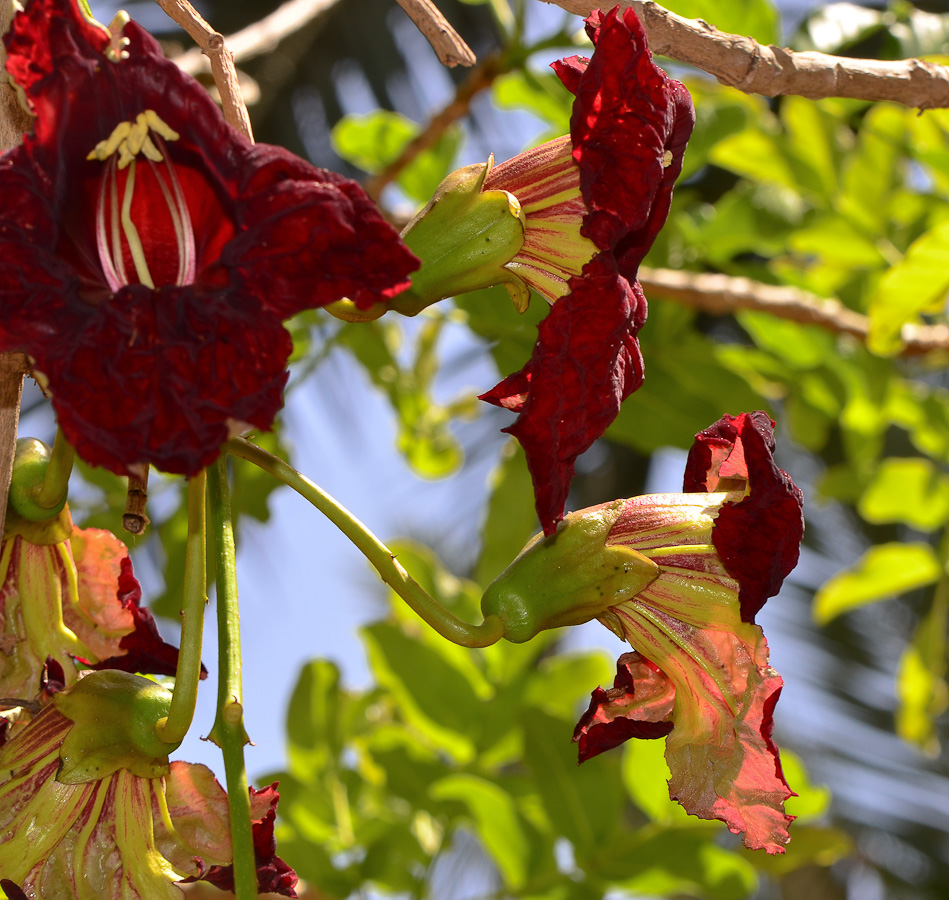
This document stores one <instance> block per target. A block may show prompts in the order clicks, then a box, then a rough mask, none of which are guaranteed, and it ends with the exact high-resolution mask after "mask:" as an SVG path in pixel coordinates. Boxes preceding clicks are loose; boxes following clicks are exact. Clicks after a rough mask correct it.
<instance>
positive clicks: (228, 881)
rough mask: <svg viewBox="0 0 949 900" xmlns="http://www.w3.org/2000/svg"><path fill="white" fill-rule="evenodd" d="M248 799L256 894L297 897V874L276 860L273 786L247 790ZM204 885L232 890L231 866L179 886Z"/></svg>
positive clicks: (217, 867) (276, 795) (211, 870)
mask: <svg viewBox="0 0 949 900" xmlns="http://www.w3.org/2000/svg"><path fill="white" fill-rule="evenodd" d="M249 791H250V797H251V816H252V822H251V829H252V831H253V838H254V856H255V858H256V862H257V890H259V891H260V892H261V893H265V894H267V893H273V894H281V895H282V896H284V897H296V896H297V893H296V890H295V888H296V886H297V882H298V879H297V874H296V872H294V871H293V869H291V868H290V866H288V865H287V864H286V863H285V862H284V861H283V860H282V859H281V858H280V857H279V856H277V841H276V839H275V838H274V822H275V821H276V818H277V801H278V800H279V799H280V795H279V793H278V792H277V784H276V782H275V783H274V784H272V785H270V786H269V787H266V788H263V789H262V790H259V791H258V790H256V789H255V788H249ZM196 881H206V882H208V883H209V884H213V885H214V886H215V887H217V888H220V889H221V890H222V891H233V890H234V865H233V863H231V864H229V865H226V866H225V865H213V866H209V867H208V868H207V869H206V870H205V871H203V872H202V873H201V875H200V876H194V877H191V878H186V879H184V880H183V881H182V884H188V883H190V882H196Z"/></svg>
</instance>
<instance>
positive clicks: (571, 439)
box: [481, 8, 695, 534]
mask: <svg viewBox="0 0 949 900" xmlns="http://www.w3.org/2000/svg"><path fill="white" fill-rule="evenodd" d="M587 33H588V34H589V35H590V38H591V40H592V41H593V42H594V44H595V48H596V49H595V51H594V53H593V57H592V59H590V60H586V59H582V58H580V57H572V58H570V59H565V60H562V61H560V62H558V63H554V66H553V68H554V70H555V71H556V72H557V74H558V75H559V77H560V79H561V81H562V82H563V83H564V85H565V86H566V87H567V88H568V89H569V90H570V91H572V92H573V93H574V94H575V95H576V100H575V101H574V105H573V115H572V117H571V120H570V138H569V140H567V139H561V140H558V141H553V142H551V143H549V144H545V145H543V146H542V147H538V148H535V149H534V150H529V151H527V152H526V153H524V154H521V156H519V157H515V158H514V159H512V160H509V161H507V162H505V163H501V164H500V165H498V166H496V167H494V168H493V169H491V170H490V171H489V172H488V175H487V177H486V179H485V182H484V190H486V191H487V190H505V191H508V192H510V193H512V194H513V195H514V196H515V197H517V198H518V200H519V201H520V203H521V208H522V210H523V213H524V216H525V221H526V229H525V239H524V245H523V247H522V248H521V250H520V252H519V253H518V254H517V255H516V256H515V257H514V259H513V260H512V261H511V262H510V263H509V264H508V265H507V266H506V268H507V269H509V270H510V271H511V272H512V273H513V274H515V275H517V276H518V277H519V278H520V279H521V280H522V281H523V282H525V283H526V284H528V285H529V286H531V287H533V288H534V289H535V290H537V291H539V292H540V293H541V294H543V295H544V296H546V297H547V299H548V300H549V301H550V302H552V303H553V304H554V305H553V309H552V311H551V313H550V315H549V316H548V317H547V319H546V320H545V321H544V322H543V323H542V325H541V328H540V332H539V335H538V340H537V343H536V345H535V347H534V352H533V354H532V356H531V359H530V361H529V362H528V363H527V365H526V366H524V368H523V369H521V370H520V371H519V372H516V373H514V374H513V375H511V376H509V377H508V378H505V379H504V380H503V381H502V382H501V383H500V384H498V385H497V386H496V387H494V388H493V389H492V390H491V391H488V392H487V393H486V394H483V395H482V397H481V399H482V400H486V401H488V402H489V403H493V404H495V405H497V406H503V407H505V408H507V409H511V410H513V411H515V412H518V413H520V415H519V416H518V419H517V421H516V422H515V423H514V425H512V426H511V427H510V428H508V429H506V430H507V431H509V432H510V433H511V434H513V435H514V436H515V437H516V438H517V439H518V440H519V441H520V443H521V444H522V445H523V447H524V450H525V452H526V454H527V462H528V466H529V467H530V471H531V476H532V478H533V481H534V491H535V500H536V505H537V513H538V516H539V517H540V521H541V524H542V525H543V527H544V532H545V533H546V534H552V533H553V531H554V529H555V528H556V525H557V522H559V521H560V519H561V518H562V517H563V508H564V504H565V503H566V499H567V492H568V490H569V487H570V481H571V479H572V477H573V467H574V462H575V461H576V458H577V456H579V455H580V454H581V453H582V452H583V451H584V450H586V449H587V448H588V447H589V446H590V445H591V444H592V443H593V442H594V441H595V440H596V439H597V438H598V437H600V436H601V435H602V434H603V432H604V431H605V430H606V428H607V427H608V426H609V424H610V423H611V422H612V421H613V419H615V418H616V415H617V413H618V412H619V408H620V404H621V403H622V402H623V400H625V399H626V397H628V396H629V395H630V394H631V393H632V392H633V391H635V390H636V389H637V388H638V387H639V386H640V385H641V384H642V380H643V360H642V356H641V354H640V351H639V344H638V342H637V340H636V335H637V334H638V332H639V329H640V328H641V327H642V325H643V323H644V322H645V320H646V300H645V297H644V296H643V293H642V290H641V289H640V286H639V282H638V281H637V272H638V269H639V265H640V263H641V262H642V260H643V257H644V256H645V255H646V253H647V252H648V250H649V248H650V247H651V246H652V243H653V241H654V240H655V238H656V235H657V234H658V233H659V230H660V229H661V228H662V226H663V224H664V223H665V220H666V217H667V216H668V213H669V206H670V203H671V201H672V187H673V184H674V183H675V180H676V178H677V177H678V175H679V173H680V172H681V170H682V159H683V154H684V151H685V146H686V143H687V142H688V139H689V135H690V134H691V133H692V127H693V125H694V123H695V114H694V110H693V108H692V100H691V98H690V97H689V93H688V91H687V90H686V89H685V87H684V86H683V85H682V84H680V83H679V82H678V81H675V80H673V79H671V78H669V77H668V76H667V75H666V73H665V72H664V71H663V70H662V69H661V68H659V66H657V65H655V64H654V63H653V61H652V54H651V53H650V51H649V48H648V46H647V44H646V34H645V32H644V31H643V28H642V25H641V24H640V22H639V19H638V18H637V17H636V14H635V13H634V12H633V10H632V9H626V10H624V11H622V12H620V11H619V9H618V8H617V9H614V10H612V11H611V12H609V13H606V14H605V15H604V14H602V13H601V12H599V11H595V12H594V13H593V14H592V15H591V16H590V17H589V18H588V19H587ZM513 293H514V291H512V294H513Z"/></svg>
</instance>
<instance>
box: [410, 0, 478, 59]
mask: <svg viewBox="0 0 949 900" xmlns="http://www.w3.org/2000/svg"><path fill="white" fill-rule="evenodd" d="M396 2H397V3H398V4H399V6H401V7H402V9H404V10H405V14H406V15H407V16H408V17H409V18H410V19H411V20H412V21H413V22H414V23H415V27H416V28H418V30H419V31H421V32H422V34H424V35H425V37H426V38H427V39H428V42H429V43H430V44H431V45H432V49H434V51H435V52H436V53H437V54H438V58H439V59H440V60H441V62H442V65H445V66H457V65H462V66H473V65H474V64H475V63H476V62H477V61H478V60H477V57H476V56H475V55H474V53H473V51H472V50H471V48H470V47H469V46H468V45H467V44H466V43H465V42H464V41H463V40H462V38H461V35H459V34H458V32H457V31H455V29H454V28H452V27H451V25H450V23H449V22H448V19H446V18H445V17H444V16H443V15H442V14H441V11H440V10H439V9H438V7H437V6H436V5H435V4H434V3H433V2H432V0H396Z"/></svg>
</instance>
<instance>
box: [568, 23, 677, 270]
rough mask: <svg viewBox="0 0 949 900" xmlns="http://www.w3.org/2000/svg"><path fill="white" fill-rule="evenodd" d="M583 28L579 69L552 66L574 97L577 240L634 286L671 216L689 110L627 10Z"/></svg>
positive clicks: (574, 62) (573, 65)
mask: <svg viewBox="0 0 949 900" xmlns="http://www.w3.org/2000/svg"><path fill="white" fill-rule="evenodd" d="M586 27H587V34H589V35H590V39H591V40H592V41H593V43H594V45H595V47H596V51H595V52H594V54H593V57H592V58H591V59H590V61H589V64H588V65H587V66H586V67H585V69H584V70H583V71H582V72H580V68H581V67H582V65H583V61H582V60H580V59H577V58H573V59H571V60H564V61H563V62H562V63H560V64H555V65H554V69H555V71H556V72H557V74H558V75H559V76H560V78H561V81H563V83H564V85H565V86H566V87H567V89H568V90H571V91H572V92H573V93H574V94H576V98H577V99H576V101H575V102H574V105H573V114H572V116H571V119H570V136H571V138H572V139H573V145H574V150H573V156H574V159H575V160H576V161H577V164H578V165H579V167H580V188H581V191H582V192H583V198H584V200H585V201H586V203H587V206H588V207H589V210H590V212H589V214H588V215H587V216H586V218H585V220H584V229H583V234H584V235H585V236H587V237H589V238H590V239H591V240H592V241H593V242H594V243H595V244H596V245H597V247H599V248H600V249H601V250H610V251H611V252H612V255H613V256H614V257H615V259H616V262H617V267H618V269H619V272H620V273H621V274H622V275H624V276H625V277H626V278H628V279H630V280H632V279H635V278H636V274H637V270H638V268H639V264H640V263H641V262H642V259H643V257H644V256H645V255H646V253H647V252H648V250H649V248H650V247H651V246H652V243H653V241H654V240H655V239H656V235H657V234H658V233H659V230H660V229H661V228H662V226H663V224H665V221H666V217H667V216H668V214H669V206H670V204H671V202H672V187H673V185H674V183H675V180H676V178H678V177H679V173H680V172H681V171H682V161H683V156H684V152H685V147H686V144H687V143H688V140H689V136H690V135H691V133H692V128H693V127H694V125H695V112H694V109H693V107H692V100H691V98H690V96H689V92H688V91H687V90H686V88H685V87H684V86H683V85H682V84H681V83H680V82H678V81H675V80H673V79H671V78H669V77H668V76H667V75H666V74H665V72H664V71H663V70H662V69H661V68H660V67H659V66H657V65H656V64H655V63H654V62H653V61H652V53H651V52H650V50H649V47H648V45H647V42H646V32H645V31H644V29H643V27H642V24H641V23H640V21H639V19H638V17H637V16H636V14H635V12H634V11H633V10H632V9H626V10H624V11H623V12H622V13H620V11H619V10H618V9H614V10H612V11H610V12H608V13H606V14H605V15H604V14H603V13H601V12H600V11H599V10H596V11H594V13H593V14H592V15H591V16H590V17H589V18H588V19H587V26H586Z"/></svg>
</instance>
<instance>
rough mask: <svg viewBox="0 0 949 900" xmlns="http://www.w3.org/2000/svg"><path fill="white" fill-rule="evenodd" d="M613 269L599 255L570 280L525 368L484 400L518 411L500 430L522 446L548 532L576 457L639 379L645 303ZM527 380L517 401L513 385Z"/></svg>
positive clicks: (543, 325) (563, 499)
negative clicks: (525, 390) (639, 337)
mask: <svg viewBox="0 0 949 900" xmlns="http://www.w3.org/2000/svg"><path fill="white" fill-rule="evenodd" d="M610 268H611V267H610V265H609V261H608V260H607V259H605V258H604V257H603V256H599V257H597V258H595V259H594V260H593V261H592V262H590V263H588V264H587V266H586V268H585V269H584V274H583V275H582V276H581V277H579V278H573V279H571V281H570V293H569V294H567V296H565V297H562V298H561V299H560V300H558V301H557V302H556V303H555V304H554V305H553V307H552V309H551V311H550V314H549V315H548V316H547V318H546V319H544V320H543V322H541V323H540V327H539V329H538V339H537V343H536V345H535V346H534V352H533V355H532V356H531V360H530V362H529V363H528V366H527V368H526V369H524V370H522V371H521V372H520V373H518V374H517V375H516V376H512V377H510V378H508V379H505V380H504V381H503V382H501V384H499V385H498V386H497V387H495V388H494V391H492V392H490V393H489V394H487V395H484V396H482V398H481V399H483V400H491V401H492V402H495V403H497V404H498V405H501V406H508V407H509V408H517V409H518V411H519V412H520V415H519V416H518V419H517V421H516V422H515V423H514V424H513V425H511V426H510V427H508V428H506V429H504V430H505V431H507V432H509V433H510V434H512V435H514V436H515V437H516V438H517V439H518V441H520V443H521V445H522V446H523V447H524V451H525V454H526V456H527V465H528V468H529V469H530V472H531V478H532V479H533V482H534V493H535V503H536V506H537V514H538V517H539V518H540V521H541V523H542V525H543V527H544V532H545V533H546V534H552V533H553V531H554V530H555V529H556V527H557V522H558V521H560V519H561V518H562V517H563V508H564V504H565V503H566V500H567V493H568V491H569V489H570V481H571V480H572V478H573V467H574V462H575V460H576V458H577V457H578V456H579V455H580V454H581V453H583V452H584V450H586V449H587V448H589V446H590V445H591V444H592V443H593V442H594V441H595V440H596V439H597V438H598V437H600V435H602V434H603V432H604V431H605V430H606V428H607V427H608V426H609V424H610V423H611V422H612V421H613V419H615V418H616V414H617V413H618V412H619V407H620V404H621V403H622V402H623V400H624V399H625V398H626V397H627V396H629V394H630V393H632V392H633V391H634V390H635V389H636V388H638V387H639V386H640V385H641V384H642V378H643V360H642V355H641V354H640V352H639V343H638V342H637V340H636V334H637V332H638V331H639V329H640V327H641V326H642V324H643V322H644V321H645V319H646V300H645V298H644V297H643V294H642V290H641V289H640V287H639V284H638V282H635V283H633V284H632V285H631V284H630V283H629V282H628V281H627V280H626V279H625V278H623V277H622V276H621V275H618V274H617V273H616V272H615V271H611V270H610ZM527 384H529V390H528V392H527V395H526V398H525V399H524V400H523V401H522V402H519V400H518V397H517V393H519V391H518V389H519V388H523V387H524V386H526V385H527ZM506 391H512V392H514V393H511V394H507V395H505V394H506Z"/></svg>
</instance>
